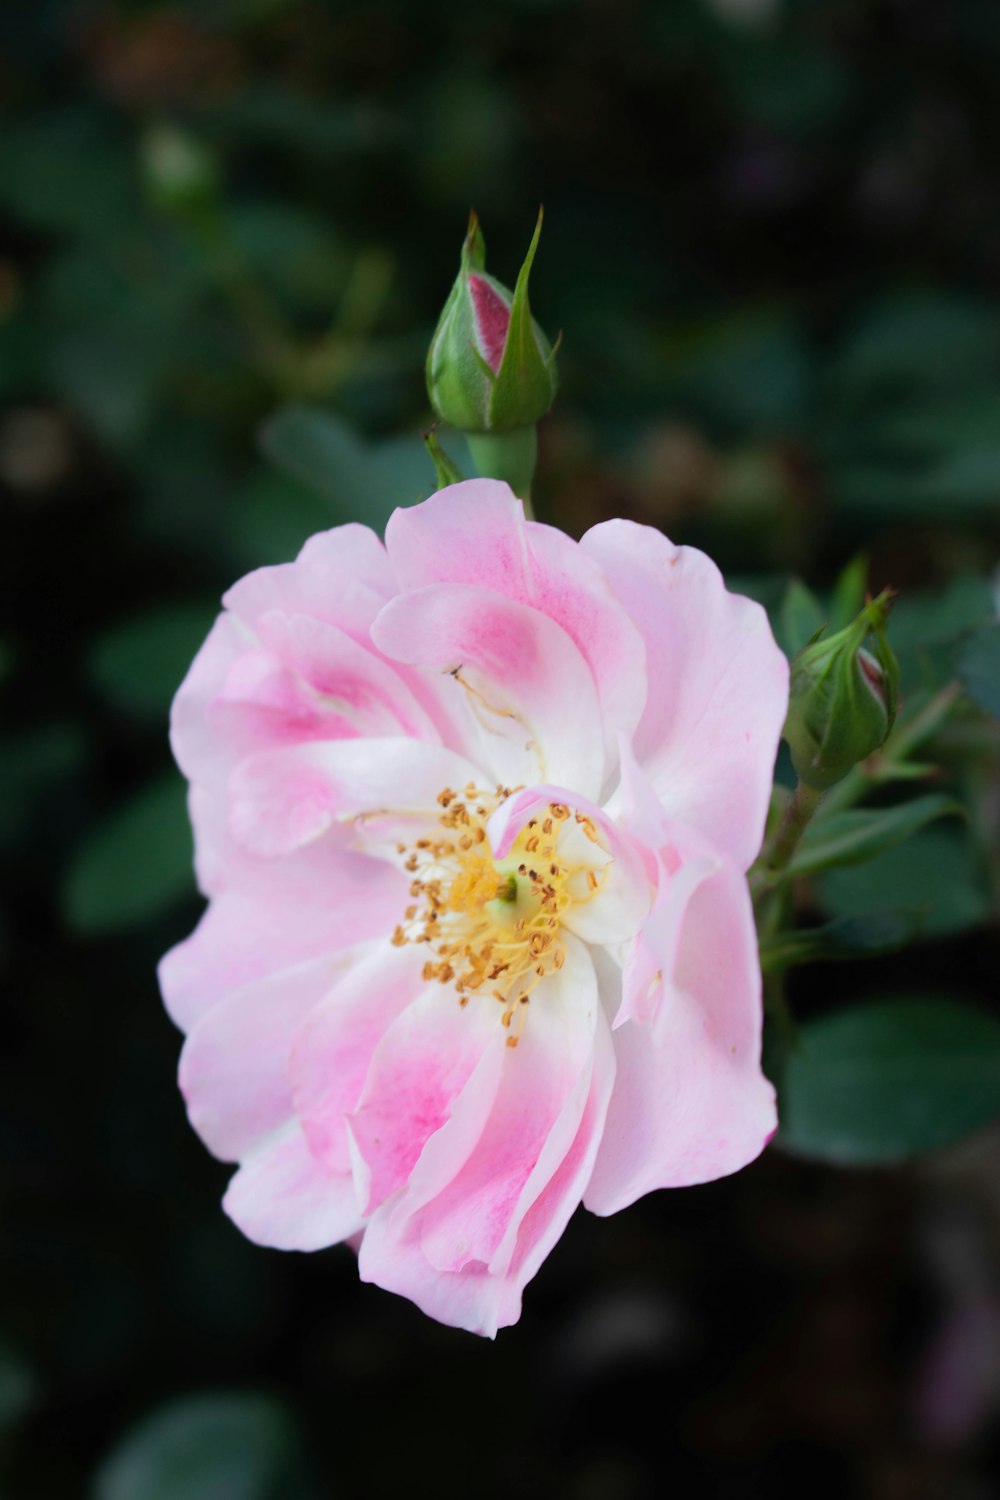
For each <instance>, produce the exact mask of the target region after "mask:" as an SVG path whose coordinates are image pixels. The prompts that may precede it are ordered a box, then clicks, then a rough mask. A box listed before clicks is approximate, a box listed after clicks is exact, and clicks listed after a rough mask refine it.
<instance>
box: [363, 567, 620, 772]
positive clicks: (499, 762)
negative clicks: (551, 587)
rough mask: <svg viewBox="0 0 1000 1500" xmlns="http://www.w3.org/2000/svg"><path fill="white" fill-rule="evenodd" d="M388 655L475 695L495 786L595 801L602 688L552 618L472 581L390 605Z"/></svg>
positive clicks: (385, 627)
mask: <svg viewBox="0 0 1000 1500" xmlns="http://www.w3.org/2000/svg"><path fill="white" fill-rule="evenodd" d="M372 638H373V640H374V641H375V644H376V645H377V646H378V647H379V649H380V650H382V651H383V652H384V653H385V654H386V656H390V657H392V658H393V659H394V660H397V661H401V662H407V663H410V664H412V665H415V666H421V667H424V668H427V669H431V670H436V671H438V672H443V673H447V674H448V675H449V677H450V679H451V681H452V683H453V693H454V695H455V696H456V697H458V696H459V695H460V694H462V693H464V694H465V696H466V700H467V702H466V708H467V722H468V729H469V744H470V745H471V746H472V747H474V748H472V749H471V750H470V753H471V755H472V758H473V759H476V760H477V761H479V762H480V763H481V764H483V765H484V766H485V767H487V768H488V769H489V770H490V772H491V774H492V776H493V778H494V779H495V780H496V781H500V782H506V784H507V785H511V786H515V785H517V784H518V782H525V781H528V782H537V781H555V782H560V783H563V784H565V785H568V786H574V787H576V788H577V789H578V790H579V791H580V793H581V795H583V796H589V797H594V798H596V797H597V796H598V795H599V794H600V790H601V786H602V783H603V780H604V752H603V748H602V742H601V714H600V707H599V704H598V701H597V694H596V691H595V688H594V681H593V678H592V676H591V674H590V671H589V669H588V667H587V664H586V662H585V661H584V660H583V657H582V656H581V655H580V652H579V651H578V650H577V648H576V646H574V644H573V642H572V641H571V640H570V638H569V636H568V635H567V634H566V632H565V631H564V630H563V629H562V628H561V627H560V626H558V625H556V624H555V623H554V622H553V621H552V620H551V619H549V618H548V617H547V616H546V615H544V614H542V613H540V612H539V611H538V610H535V609H530V608H528V607H527V606H526V605H523V604H518V603H515V602H514V601H512V600H510V599H505V598H503V597H502V596H501V595H500V594H495V593H491V592H488V591H487V590H485V589H479V588H474V587H472V586H471V585H469V584H460V583H455V584H448V583H446V584H436V585H432V586H431V587H429V588H424V589H417V590H416V591H414V592H413V593H410V594H403V595H400V596H398V597H397V598H395V599H393V600H391V602H390V603H389V604H387V605H386V606H385V608H384V609H383V611H382V612H381V614H380V615H379V617H378V619H377V620H376V621H375V624H374V626H373V627H372Z"/></svg>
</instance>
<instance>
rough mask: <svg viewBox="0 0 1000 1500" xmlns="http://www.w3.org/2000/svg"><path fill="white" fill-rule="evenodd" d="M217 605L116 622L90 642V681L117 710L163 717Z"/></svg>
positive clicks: (174, 607)
mask: <svg viewBox="0 0 1000 1500" xmlns="http://www.w3.org/2000/svg"><path fill="white" fill-rule="evenodd" d="M217 613H218V606H217V605H212V604H169V605H161V606H158V607H157V608H155V609H149V610H144V611H143V613H142V614H139V615H133V617H132V618H131V619H129V620H123V621H122V622H121V624H119V625H114V626H113V627H112V628H111V629H110V630H108V631H105V633H104V634H103V635H101V636H99V637H98V639H97V640H96V641H95V642H94V643H93V645H92V647H91V649H90V654H89V658H88V662H87V667H88V671H89V674H90V677H91V680H92V681H93V682H94V684H95V686H96V687H97V689H98V691H99V692H100V693H102V694H103V696H104V697H105V698H107V699H108V700H109V701H110V702H111V703H113V704H114V705H115V707H116V708H121V709H124V710H125V711H126V712H127V713H132V714H135V715H136V716H137V717H140V718H145V719H164V718H165V717H166V715H167V712H168V710H169V708H170V702H171V699H172V698H173V696H174V693H175V692H176V691H177V689H178V687H179V686H180V684H181V680H182V678H183V677H184V674H185V672H186V671H187V669H188V667H189V666H190V665H191V661H192V659H193V657H194V655H195V653H196V651H197V650H198V648H199V646H200V645H201V643H202V641H203V640H204V639H205V636H206V635H207V634H208V631H209V629H210V627H211V624H212V621H213V619H214V618H215V615H216V614H217Z"/></svg>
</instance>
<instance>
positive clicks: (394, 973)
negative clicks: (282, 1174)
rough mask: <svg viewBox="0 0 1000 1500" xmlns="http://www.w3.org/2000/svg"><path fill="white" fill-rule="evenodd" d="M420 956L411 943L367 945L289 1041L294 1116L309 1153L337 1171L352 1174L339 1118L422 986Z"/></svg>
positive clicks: (342, 1119)
mask: <svg viewBox="0 0 1000 1500" xmlns="http://www.w3.org/2000/svg"><path fill="white" fill-rule="evenodd" d="M424 958H425V954H424V953H423V951H422V949H420V948H417V947H415V946H413V947H409V946H408V947H403V948H394V947H393V946H392V945H391V944H390V943H389V942H387V941H385V940H383V941H381V942H378V943H375V944H373V945H372V947H371V948H370V950H369V951H368V952H367V953H365V954H363V955H358V956H357V957H356V958H355V960H354V961H353V962H352V964H351V966H350V968H349V969H348V970H347V972H346V973H344V974H342V976H341V977H339V978H338V980H337V982H336V983H335V984H334V986H333V988H332V989H331V991H330V993H329V994H328V996H327V998H326V999H325V1000H324V1001H323V1003H322V1004H321V1005H318V1006H317V1007H316V1008H315V1009H314V1010H312V1011H310V1013H309V1014H308V1016H307V1017H306V1018H305V1020H304V1022H303V1024H302V1025H301V1026H300V1028H299V1030H298V1032H297V1033H296V1035H295V1037H294V1038H293V1040H292V1044H291V1048H290V1055H289V1057H288V1063H287V1075H288V1080H289V1083H290V1085H291V1088H292V1093H293V1100H294V1106H295V1111H296V1113H297V1114H298V1115H299V1117H300V1119H301V1120H302V1123H303V1127H304V1129H305V1133H306V1137H307V1139H308V1141H309V1145H310V1148H311V1149H312V1151H313V1153H314V1155H315V1156H317V1157H319V1158H320V1159H321V1160H322V1161H323V1162H325V1163H326V1165H328V1166H330V1167H333V1168H335V1169H336V1170H337V1171H344V1172H349V1171H350V1170H351V1153H350V1150H349V1143H348V1138H347V1133H346V1126H345V1116H346V1115H347V1114H348V1113H349V1112H350V1111H351V1110H353V1109H354V1108H355V1107H356V1105H357V1103H358V1099H359V1098H360V1096H361V1091H362V1089H363V1088H364V1085H365V1079H366V1078H367V1076H368V1072H369V1068H370V1067H371V1061H372V1055H373V1053H374V1052H375V1049H376V1048H377V1046H378V1045H379V1042H380V1041H381V1040H382V1038H383V1037H384V1035H385V1033H386V1032H387V1030H388V1029H389V1028H390V1027H391V1026H392V1023H393V1021H395V1019H396V1017H397V1016H398V1015H399V1013H400V1011H402V1010H405V1008H406V1007H407V1006H409V1005H410V1004H411V1003H412V1002H413V1001H414V1000H415V999H416V998H417V996H418V995H420V994H421V993H422V992H423V990H424V989H425V988H426V983H425V981H424V979H423V978H422V976H421V970H422V967H423V962H424Z"/></svg>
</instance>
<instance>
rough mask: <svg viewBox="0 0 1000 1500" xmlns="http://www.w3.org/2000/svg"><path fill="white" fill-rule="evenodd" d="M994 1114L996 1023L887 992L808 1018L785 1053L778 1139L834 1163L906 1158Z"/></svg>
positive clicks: (998, 1079)
mask: <svg viewBox="0 0 1000 1500" xmlns="http://www.w3.org/2000/svg"><path fill="white" fill-rule="evenodd" d="M997 1114H1000V1021H998V1020H997V1019H996V1018H995V1017H994V1016H992V1015H990V1014H988V1013H986V1012H984V1011H980V1010H976V1009H974V1008H973V1007H972V1006H971V1005H968V1004H965V1003H964V1002H962V1001H958V1000H952V999H946V998H944V997H933V998H932V997H915V998H910V997H894V998H892V999H886V1000H879V1001H874V1002H871V1003H867V1004H862V1005H857V1006H853V1007H851V1008H850V1009H848V1010H840V1011H837V1012H835V1013H834V1014H832V1015H829V1016H823V1017H820V1018H819V1019H818V1020H814V1021H807V1022H806V1023H805V1024H804V1025H803V1026H802V1027H801V1029H800V1032H799V1036H798V1041H797V1044H796V1045H795V1046H793V1047H792V1049H791V1051H790V1052H789V1053H788V1054H787V1056H786V1058H785V1063H784V1070H783V1078H782V1082H781V1091H780V1098H779V1116H780V1119H781V1131H780V1135H779V1140H780V1141H781V1142H782V1143H783V1144H784V1145H785V1146H787V1147H788V1148H789V1150H792V1151H795V1152H798V1153H800V1154H802V1155H804V1156H811V1157H815V1158H817V1159H819V1160H821V1161H828V1162H834V1163H837V1164H840V1165H855V1166H875V1165H888V1164H890V1163H893V1162H900V1161H905V1160H907V1159H908V1158H910V1157H913V1156H918V1155H920V1154H921V1153H923V1152H925V1151H931V1150H933V1149H935V1148H936V1147H939V1146H946V1145H948V1144H949V1143H950V1142H952V1141H957V1140H960V1139H961V1138H962V1137H963V1136H964V1135H967V1134H968V1133H969V1132H970V1131H973V1130H975V1129H976V1128H977V1127H979V1126H980V1125H984V1124H985V1123H986V1122H987V1121H989V1120H991V1119H993V1118H994V1116H996V1115H997Z"/></svg>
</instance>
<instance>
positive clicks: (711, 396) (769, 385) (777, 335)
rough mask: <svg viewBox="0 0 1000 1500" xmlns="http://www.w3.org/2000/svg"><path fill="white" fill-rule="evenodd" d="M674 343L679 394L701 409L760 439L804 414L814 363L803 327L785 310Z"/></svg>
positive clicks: (726, 324)
mask: <svg viewBox="0 0 1000 1500" xmlns="http://www.w3.org/2000/svg"><path fill="white" fill-rule="evenodd" d="M675 344H676V345H677V348H678V352H677V355H676V356H675V359H676V360H677V369H676V381H677V397H678V399H680V400H683V401H685V402H687V403H689V404H691V405H692V406H693V407H694V408H695V409H696V410H697V412H698V413H699V414H700V415H703V416H704V417H707V418H708V419H709V420H713V421H717V422H720V423H723V424H725V425H726V426H728V427H731V428H734V429H737V430H739V431H742V432H746V433H750V434H753V436H754V437H755V438H757V439H759V438H761V437H763V436H766V435H768V434H770V433H773V432H779V433H784V432H785V431H787V430H788V429H789V428H793V427H795V426H797V425H798V423H799V422H800V421H801V420H802V417H803V413H804V410H805V407H806V404H807V402H808V400H809V397H810V393H811V388H812V379H811V377H812V368H811V365H810V362H809V358H808V354H807V351H806V348H805V345H804V342H803V340H802V336H801V333H800V332H799V330H798V328H797V327H796V326H795V324H794V323H792V322H791V321H790V320H789V319H788V318H787V316H786V315H784V314H783V313H775V314H770V313H766V314H761V315H757V316H754V317H750V318H746V319H741V320H738V321H735V322H734V321H732V320H727V321H725V322H723V323H720V324H718V325H716V326H715V327H714V328H713V329H711V330H710V331H708V332H705V331H702V330H699V331H698V332H697V334H696V336H695V338H694V339H693V340H692V338H691V335H690V334H688V335H681V336H680V338H675Z"/></svg>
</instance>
